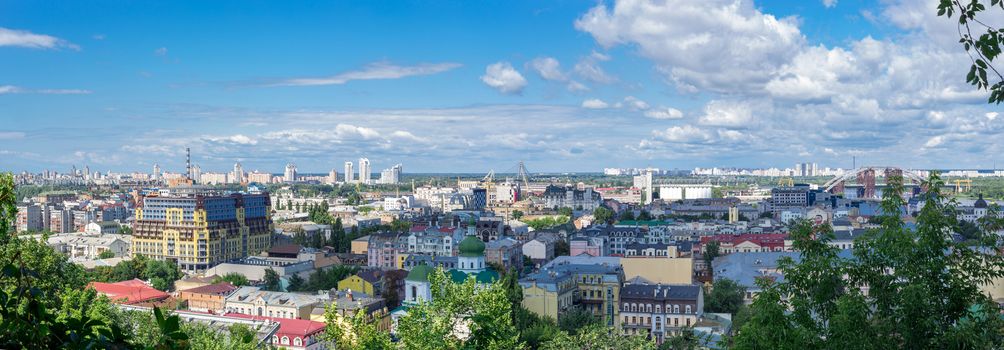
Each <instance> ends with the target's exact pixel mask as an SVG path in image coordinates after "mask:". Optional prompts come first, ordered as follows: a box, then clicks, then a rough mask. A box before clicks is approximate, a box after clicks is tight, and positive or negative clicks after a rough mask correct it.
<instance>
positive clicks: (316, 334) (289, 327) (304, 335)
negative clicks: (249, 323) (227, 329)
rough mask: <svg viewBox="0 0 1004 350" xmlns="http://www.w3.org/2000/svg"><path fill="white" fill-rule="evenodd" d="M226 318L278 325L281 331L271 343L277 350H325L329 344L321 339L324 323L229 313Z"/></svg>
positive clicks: (273, 337)
mask: <svg viewBox="0 0 1004 350" xmlns="http://www.w3.org/2000/svg"><path fill="white" fill-rule="evenodd" d="M224 316H227V317H236V318H244V319H251V320H258V321H267V322H275V323H278V324H279V329H278V330H277V331H276V333H275V335H273V336H272V339H271V340H270V341H269V343H271V344H272V346H273V347H275V348H279V349H289V350H323V349H326V348H327V346H326V344H327V342H325V341H323V340H322V339H321V334H322V333H324V327H325V324H324V322H317V321H311V320H303V319H288V318H279V317H267V316H266V317H263V316H253V315H247V314H239V313H229V314H226V315H224Z"/></svg>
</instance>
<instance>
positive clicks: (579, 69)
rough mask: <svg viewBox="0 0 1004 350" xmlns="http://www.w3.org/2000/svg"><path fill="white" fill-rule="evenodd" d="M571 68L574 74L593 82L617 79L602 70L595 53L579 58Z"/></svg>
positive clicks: (610, 81)
mask: <svg viewBox="0 0 1004 350" xmlns="http://www.w3.org/2000/svg"><path fill="white" fill-rule="evenodd" d="M603 57H606V56H603ZM573 70H574V71H575V74H576V75H578V76H579V77H581V78H582V79H585V80H587V81H591V82H594V83H600V84H609V83H612V82H614V81H616V80H617V79H616V78H614V77H613V76H612V75H610V74H607V72H606V71H605V70H603V67H600V65H599V63H598V62H597V59H596V57H595V55H591V56H589V57H587V58H584V59H582V60H580V61H579V62H578V63H576V64H575V67H574V68H573Z"/></svg>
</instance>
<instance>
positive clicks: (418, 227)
mask: <svg viewBox="0 0 1004 350" xmlns="http://www.w3.org/2000/svg"><path fill="white" fill-rule="evenodd" d="M426 228H428V226H425V225H415V226H412V227H411V228H410V229H408V232H422V231H425V229H426Z"/></svg>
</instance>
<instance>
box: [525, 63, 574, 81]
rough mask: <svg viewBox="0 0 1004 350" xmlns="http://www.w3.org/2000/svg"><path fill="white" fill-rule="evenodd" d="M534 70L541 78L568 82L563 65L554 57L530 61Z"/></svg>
mask: <svg viewBox="0 0 1004 350" xmlns="http://www.w3.org/2000/svg"><path fill="white" fill-rule="evenodd" d="M530 67H531V68H533V70H534V71H536V72H537V74H540V77H541V78H544V80H550V81H560V82H564V81H568V76H567V75H565V73H564V72H562V71H561V63H560V62H558V60H557V59H555V58H554V57H538V58H535V59H533V61H530Z"/></svg>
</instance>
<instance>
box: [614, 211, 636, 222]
mask: <svg viewBox="0 0 1004 350" xmlns="http://www.w3.org/2000/svg"><path fill="white" fill-rule="evenodd" d="M626 220H634V212H633V211H631V210H629V209H625V210H623V211H621V215H620V216H619V217H618V218H617V221H626Z"/></svg>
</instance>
